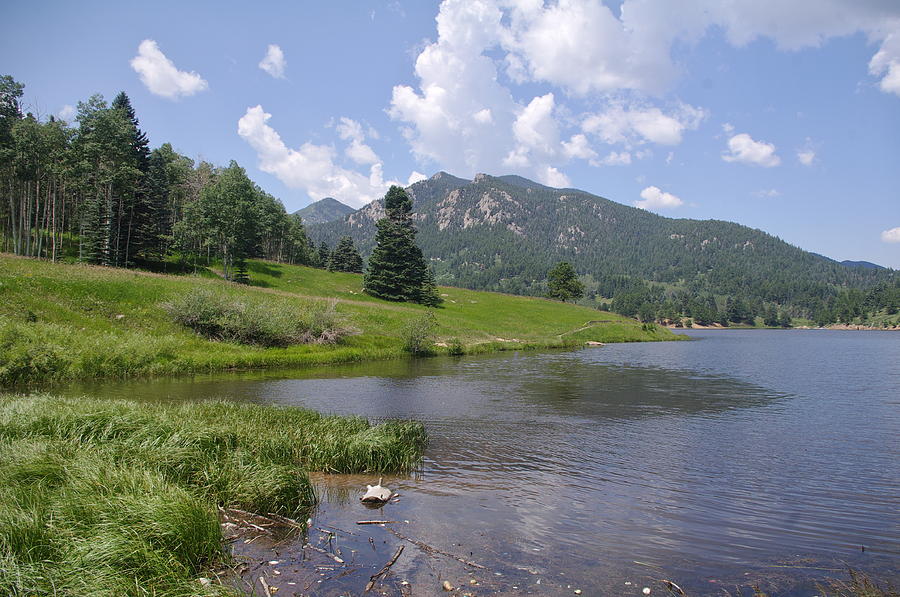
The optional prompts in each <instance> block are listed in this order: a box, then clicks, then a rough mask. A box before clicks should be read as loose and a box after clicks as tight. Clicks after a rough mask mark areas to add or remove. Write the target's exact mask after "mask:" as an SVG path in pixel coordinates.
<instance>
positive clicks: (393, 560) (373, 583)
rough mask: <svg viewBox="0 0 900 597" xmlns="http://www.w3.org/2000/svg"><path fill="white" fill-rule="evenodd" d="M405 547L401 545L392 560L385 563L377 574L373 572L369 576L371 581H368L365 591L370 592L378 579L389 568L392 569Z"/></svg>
mask: <svg viewBox="0 0 900 597" xmlns="http://www.w3.org/2000/svg"><path fill="white" fill-rule="evenodd" d="M404 547H405V546H404V545H401V546H400V548H399V549H397V553H395V554H394V557H392V558H391V559H390V561H389V562H388V563H387V564H385V565H384V567H383V568H382V569H381V570H379V571H378V572H376V573H375V574H373V575H372V576H370V577H369V582H368V584H366V590H365V591H363V592H364V593H368V592H369V591H371V590H372V587H374V586H375V583H376V582H378V579H380V578H381V577H382V576H383V575H384V574H385V573H386V572H387V571H388V570H390V568H391V566H393V565H394V562H396V561H397V558H399V557H400V554H401V553H403V548H404Z"/></svg>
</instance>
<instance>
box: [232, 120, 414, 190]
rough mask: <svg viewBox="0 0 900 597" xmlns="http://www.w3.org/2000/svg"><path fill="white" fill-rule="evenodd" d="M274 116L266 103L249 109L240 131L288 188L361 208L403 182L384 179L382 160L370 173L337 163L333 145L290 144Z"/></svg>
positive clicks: (262, 162) (264, 167)
mask: <svg viewBox="0 0 900 597" xmlns="http://www.w3.org/2000/svg"><path fill="white" fill-rule="evenodd" d="M271 117H272V115H271V114H267V113H266V112H265V111H264V110H263V108H262V106H256V107H253V108H247V112H246V113H245V114H244V115H243V116H242V117H241V119H240V120H239V121H238V134H239V135H240V136H241V137H242V138H243V139H244V140H245V141H246V142H247V143H249V144H250V146H251V147H253V149H254V150H256V154H257V157H258V158H259V168H260V170H262V171H263V172H267V173H269V174H273V175H275V176H276V177H277V178H278V180H280V181H281V182H283V183H284V184H285V185H287V186H288V187H290V188H293V189H303V190H305V191H306V192H307V193H308V194H309V196H310V197H311V198H313V199H316V200H318V199H322V198H323V197H334V198H335V199H337V200H339V201H341V202H343V203H346V204H347V205H350V206H353V207H361V206H363V205H365V204H366V203H369V202H370V201H372V200H373V199H378V198H379V197H381V196H382V195H384V193H385V192H386V191H387V190H388V188H389V187H390V186H391V185H392V184H400V183H398V182H396V181H385V180H384V177H383V174H382V165H381V163H375V164H372V166H371V167H370V168H369V175H368V176H366V175H364V174H361V173H359V172H356V171H354V170H348V169H346V168H342V167H341V166H338V165H337V164H335V161H334V159H335V152H334V149H332V148H331V147H328V146H325V145H314V144H312V143H304V144H303V145H302V146H300V148H299V149H292V148H289V147H287V146H286V145H285V143H284V141H282V139H281V136H280V135H279V134H278V132H277V131H275V129H273V128H272V127H271V126H269V125H268V123H267V121H268V120H269V119H270V118H271ZM348 120H349V119H348Z"/></svg>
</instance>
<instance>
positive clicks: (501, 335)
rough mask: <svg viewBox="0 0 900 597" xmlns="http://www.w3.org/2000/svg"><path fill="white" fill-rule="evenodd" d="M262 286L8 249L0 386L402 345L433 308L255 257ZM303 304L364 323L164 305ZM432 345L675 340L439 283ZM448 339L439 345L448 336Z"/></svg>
mask: <svg viewBox="0 0 900 597" xmlns="http://www.w3.org/2000/svg"><path fill="white" fill-rule="evenodd" d="M250 274H251V279H252V281H253V283H254V284H255V286H249V287H248V286H241V285H236V284H232V283H229V282H225V281H224V280H221V279H217V278H215V277H210V275H209V272H203V274H202V275H197V276H167V275H160V274H153V273H149V272H141V271H133V270H122V269H113V268H103V267H96V266H87V265H66V264H54V263H50V262H46V261H38V260H33V259H23V258H16V257H12V256H9V255H0V386H10V385H14V384H29V383H43V382H65V381H72V380H79V379H95V378H120V377H128V376H139V375H140V376H144V375H146V376H159V375H177V374H183V373H191V372H201V371H216V370H228V369H252V368H276V367H298V366H308V365H323V364H330V363H343V362H353V361H364V360H374V359H388V358H398V357H401V356H404V355H405V354H406V353H405V352H404V349H403V345H404V341H403V337H402V336H403V330H404V326H405V325H406V324H407V323H408V322H409V321H410V320H412V319H415V318H417V317H420V316H421V315H422V314H423V313H424V312H425V311H426V309H425V308H424V307H421V306H419V305H411V304H397V303H390V302H386V301H382V300H378V299H375V298H372V297H369V296H367V295H365V294H363V293H362V276H360V275H357V274H344V273H331V272H326V271H323V270H317V269H313V268H307V267H301V266H290V265H283V264H273V263H264V262H252V263H251V271H250ZM198 289H199V290H204V291H209V292H214V293H219V294H221V295H222V296H224V297H228V298H232V299H236V300H246V301H255V302H265V303H267V304H270V305H272V306H273V308H277V309H279V310H281V311H285V310H288V311H294V312H296V313H298V315H300V314H304V313H308V312H310V311H313V310H315V309H320V308H321V306H322V304H323V303H329V302H334V304H335V309H336V311H337V313H338V315H339V316H340V318H341V319H342V321H343V322H344V325H346V326H348V327H350V328H353V329H354V330H355V331H356V333H355V334H353V335H351V336H349V337H346V338H344V339H342V340H341V341H340V342H338V343H335V344H301V345H294V346H289V347H286V348H262V347H259V346H254V345H244V344H239V343H235V342H223V341H211V340H208V339H205V338H203V337H201V336H199V335H197V334H196V333H194V332H193V331H191V330H189V329H186V328H184V327H183V326H181V325H179V324H177V323H176V322H175V321H174V320H173V318H172V317H171V315H170V314H169V313H168V312H167V311H166V308H165V305H167V304H170V303H171V302H172V301H174V300H176V299H178V298H179V297H182V296H184V295H186V294H188V293H191V292H193V291H196V290H198ZM440 292H441V294H442V295H444V297H443V298H444V301H445V302H444V305H443V308H440V309H436V310H435V311H434V312H435V316H436V321H437V328H436V330H435V334H436V336H437V338H436V339H437V341H438V343H439V344H438V347H437V348H436V350H437V351H438V352H441V351H450V350H454V351H455V352H457V353H458V352H462V353H478V352H488V351H496V350H509V349H521V348H553V347H560V348H563V347H573V346H577V345H580V344H583V343H585V342H587V341H595V342H634V341H649V340H670V339H674V338H675V336H674V335H673V334H672V333H671V332H669V331H668V330H665V329H662V328H658V327H655V328H653V329H650V330H648V329H644V328H642V326H641V324H639V323H637V322H636V321H634V320H631V319H627V318H624V317H621V316H619V315H615V314H612V313H606V312H601V311H596V310H593V309H589V308H585V307H578V306H574V305H569V304H564V303H560V302H555V301H549V300H544V299H537V298H527V297H518V296H510V295H503V294H496V293H489V292H476V291H470V290H463V289H458V288H447V287H442V288H440ZM442 344H443V345H446V347H445V346H441V345H442Z"/></svg>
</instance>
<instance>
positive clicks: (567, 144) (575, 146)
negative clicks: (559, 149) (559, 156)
mask: <svg viewBox="0 0 900 597" xmlns="http://www.w3.org/2000/svg"><path fill="white" fill-rule="evenodd" d="M562 145H563V153H565V154H566V156H567V157H570V158H579V159H582V160H591V159H594V158H596V157H597V152H596V151H594V150H593V149H591V146H590V143H588V140H587V137H585V136H584V135H582V134H577V135H572V137H571V138H570V139H569V140H568V141H563V144H562Z"/></svg>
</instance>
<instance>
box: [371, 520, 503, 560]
mask: <svg viewBox="0 0 900 597" xmlns="http://www.w3.org/2000/svg"><path fill="white" fill-rule="evenodd" d="M387 530H388V531H390V532H391V533H393V534H394V535H395V536H396V537H398V538H400V539H403V540H404V541H409V542H410V543H412V544H413V545H415V546H416V547H418V548H419V549H421V550H423V551H425V552H428V553H439V554H441V555H442V556H447V557H448V558H453V559H454V560H456V561H457V562H462V563H463V564H465V565H466V566H471V567H472V568H478V569H480V570H487V568H485V567H484V566H482V565H481V564H476V563H475V562H472V561H469V560H467V559H465V558H461V557H459V556H457V555H453V554H452V553H448V552H446V551H443V550H440V549H438V548H437V547H432V546H430V545H428V544H427V543H424V542H422V541H419V540H418V539H412V538H410V537H407V536H406V535H403V534H401V533H398V532H397V531H395V530H394V529H392V528H390V527H387Z"/></svg>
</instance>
